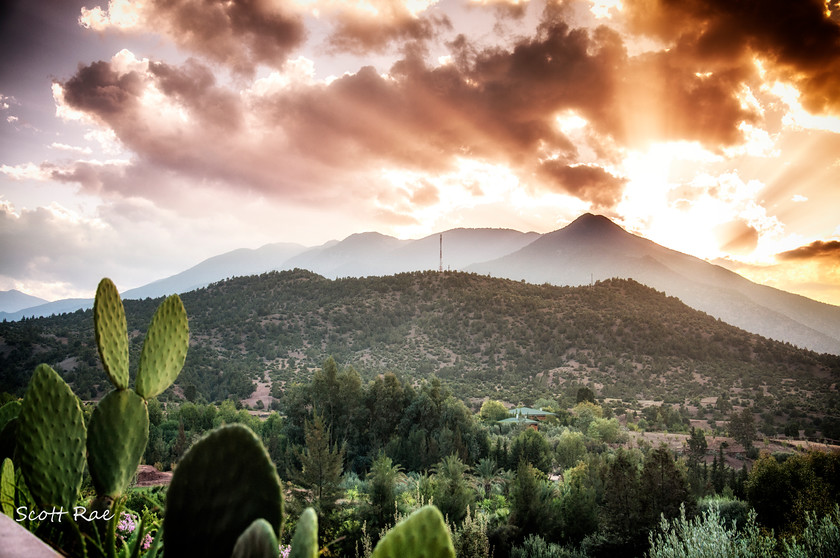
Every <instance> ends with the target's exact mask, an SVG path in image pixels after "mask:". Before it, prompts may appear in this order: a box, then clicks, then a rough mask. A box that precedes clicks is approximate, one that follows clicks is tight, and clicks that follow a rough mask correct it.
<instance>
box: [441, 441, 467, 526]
mask: <svg viewBox="0 0 840 558" xmlns="http://www.w3.org/2000/svg"><path fill="white" fill-rule="evenodd" d="M467 470H469V467H467V465H466V464H464V462H462V461H461V460H460V459H458V456H457V455H454V454H453V455H449V456H447V457H444V458H443V460H442V461H441V462H440V463H438V464H437V466H436V467H435V491H434V502H435V505H436V506H437V507H438V509H440V511H441V513H442V514H443V515H444V517H446V518H448V519H449V521H450V522H452V523H454V524H456V525H457V524H459V523H461V521H463V520H464V518H465V517H466V515H467V507H469V506H470V505H471V504H472V502H473V492H472V490H471V489H470V486H469V484H468V483H467V477H466V472H467Z"/></svg>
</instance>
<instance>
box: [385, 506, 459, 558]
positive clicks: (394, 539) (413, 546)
mask: <svg viewBox="0 0 840 558" xmlns="http://www.w3.org/2000/svg"><path fill="white" fill-rule="evenodd" d="M429 557H435V558H455V547H454V546H453V545H452V538H451V537H450V536H449V530H448V529H447V528H446V524H445V523H444V521H443V516H442V515H441V513H440V511H439V510H438V509H437V508H436V507H435V506H423V507H422V508H420V509H419V510H417V511H415V512H414V513H412V514H411V515H409V516H408V517H406V518H405V519H403V520H402V521H400V522H399V523H397V524H396V525H395V526H394V528H393V529H391V530H390V531H388V532H387V533H386V534H385V536H384V537H382V538H381V539H380V540H379V543H377V545H376V548H374V549H373V554H371V558H429Z"/></svg>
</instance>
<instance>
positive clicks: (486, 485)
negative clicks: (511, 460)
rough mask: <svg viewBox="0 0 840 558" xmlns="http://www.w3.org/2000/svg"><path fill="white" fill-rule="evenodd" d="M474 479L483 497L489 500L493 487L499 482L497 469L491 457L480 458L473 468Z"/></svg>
mask: <svg viewBox="0 0 840 558" xmlns="http://www.w3.org/2000/svg"><path fill="white" fill-rule="evenodd" d="M475 477H476V479H477V480H478V484H479V486H480V487H481V489H482V491H483V494H484V497H485V498H489V497H490V493H491V491H492V490H493V485H494V484H496V483H498V482H500V481H501V477H500V476H499V467H498V466H497V465H496V460H495V459H493V458H492V457H482V458H481V460H480V461H479V462H478V465H476V466H475Z"/></svg>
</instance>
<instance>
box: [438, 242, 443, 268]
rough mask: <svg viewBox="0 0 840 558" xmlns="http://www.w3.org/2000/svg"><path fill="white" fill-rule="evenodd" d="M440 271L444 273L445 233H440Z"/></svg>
mask: <svg viewBox="0 0 840 558" xmlns="http://www.w3.org/2000/svg"><path fill="white" fill-rule="evenodd" d="M438 271H439V272H440V273H443V233H440V266H439V267H438Z"/></svg>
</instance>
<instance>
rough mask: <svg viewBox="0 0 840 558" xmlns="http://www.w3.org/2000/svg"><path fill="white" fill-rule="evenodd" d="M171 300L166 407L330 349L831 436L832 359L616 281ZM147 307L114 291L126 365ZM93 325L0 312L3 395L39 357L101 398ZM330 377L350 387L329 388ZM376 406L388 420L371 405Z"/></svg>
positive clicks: (298, 368) (458, 284)
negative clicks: (176, 330) (4, 316)
mask: <svg viewBox="0 0 840 558" xmlns="http://www.w3.org/2000/svg"><path fill="white" fill-rule="evenodd" d="M183 301H184V305H185V306H186V308H187V310H188V311H189V315H190V329H191V341H190V343H191V346H190V351H189V355H188V356H187V358H186V363H185V365H184V368H183V371H182V372H181V374H180V376H179V377H178V381H177V385H176V387H175V388H170V389H169V390H167V391H165V392H164V393H163V394H162V396H161V400H162V401H164V402H166V401H172V400H178V399H182V398H185V399H187V400H188V401H192V402H196V403H201V402H221V401H224V400H226V399H233V400H234V401H238V400H240V399H245V398H247V397H248V396H250V394H251V393H252V392H253V389H254V382H255V381H263V379H264V376H265V375H266V374H267V375H268V377H269V379H270V381H271V390H272V392H271V393H272V395H273V396H274V401H275V405H276V404H277V403H276V402H277V400H279V399H280V398H281V397H282V396H283V395H284V392H285V391H287V389H286V388H287V387H288V386H291V385H292V384H295V383H301V382H306V381H309V380H310V379H312V377H313V374H314V372H315V371H316V370H318V369H321V366H322V364H323V363H324V362H325V360H326V359H327V358H328V357H330V356H332V357H333V358H334V359H335V361H336V362H343V363H353V366H354V367H355V370H356V371H357V373H358V376H359V379H360V380H361V381H362V382H369V381H371V380H375V379H376V378H377V377H378V376H380V375H382V374H384V373H386V372H389V371H393V372H396V373H398V374H403V375H405V377H408V378H411V379H412V380H411V381H412V383H416V382H417V381H419V380H422V379H430V378H431V377H432V375H434V376H436V377H438V378H440V379H441V380H445V381H446V382H447V385H448V386H449V387H450V389H451V390H452V392H453V393H454V394H455V396H456V397H457V398H458V399H460V400H463V401H470V408H471V409H472V410H477V407H476V405H480V404H481V401H478V400H485V399H487V398H489V399H493V400H497V401H508V402H511V403H514V404H524V405H529V406H533V404H534V403H535V402H536V401H537V400H539V399H544V400H552V401H555V402H556V403H557V404H559V405H560V406H562V407H564V408H568V407H569V406H572V405H573V404H575V403H578V402H582V401H590V402H595V401H601V404H602V405H603V404H604V403H605V402H606V407H609V408H610V409H611V410H612V411H614V412H615V414H616V415H621V414H622V413H623V412H625V411H632V412H635V413H636V416H635V418H633V419H632V422H633V423H638V424H639V427H640V429H644V430H663V429H667V430H669V431H682V432H686V431H688V429H689V423H688V420H689V419H697V420H702V421H705V422H707V423H708V424H709V425H710V426H711V428H712V429H713V430H714V429H718V430H719V432H720V433H726V432H727V431H728V420H729V418H730V416H731V415H733V414H734V413H738V412H740V411H741V410H742V409H744V408H749V409H750V412H751V413H752V415H753V417H754V424H755V428H756V431H757V435H758V436H759V437H761V436H775V435H777V434H783V433H785V432H787V433H788V434H789V437H797V438H798V437H799V436H800V435H801V434H804V435H806V436H810V437H814V436H819V435H823V436H825V437H828V438H832V437H837V438H840V419H838V417H840V394H839V393H838V390H837V387H836V385H837V382H836V379H837V375H838V374H840V357H836V356H831V355H819V354H816V353H812V352H809V351H803V350H799V349H797V348H795V347H793V346H791V345H788V344H783V343H778V342H774V341H770V340H767V339H764V338H761V337H758V336H755V335H752V334H748V333H746V332H744V331H742V330H739V329H737V328H734V327H731V326H729V325H727V324H725V323H723V322H720V321H719V320H715V319H713V318H711V317H710V316H708V315H705V314H703V313H700V312H697V311H694V310H692V309H690V308H688V307H687V306H685V305H683V304H682V303H681V302H680V301H679V300H677V299H675V298H673V297H667V296H665V295H663V294H662V293H659V292H656V291H654V290H652V289H650V288H647V287H644V286H642V285H640V284H638V283H635V282H634V281H631V280H618V279H614V280H608V281H602V282H599V283H596V284H595V285H594V286H592V287H574V288H573V287H554V286H550V285H541V286H537V285H530V284H526V283H521V282H513V281H507V280H502V279H494V278H490V277H483V276H479V275H475V274H466V273H455V272H453V273H443V274H440V273H432V272H424V273H409V274H400V275H396V276H390V277H371V278H365V279H339V280H335V281H330V280H327V279H324V278H323V277H320V276H318V275H315V274H312V273H310V272H306V271H301V270H295V271H288V272H280V273H269V274H264V275H261V276H254V277H242V278H236V279H231V280H229V281H224V282H221V283H217V284H214V285H211V286H209V287H207V288H204V289H200V290H197V291H194V292H191V293H186V294H184V295H183ZM159 302H160V300H149V299H147V300H142V301H126V302H125V304H126V308H127V309H128V314H127V316H128V318H129V319H128V322H127V325H128V331H129V333H130V335H129V336H128V338H127V341H126V344H127V351H128V354H129V356H130V357H131V362H133V363H137V362H138V361H139V360H142V355H141V354H140V353H141V348H142V347H141V340H142V339H143V337H144V335H145V334H146V324H148V322H149V321H150V319H151V317H152V313H153V311H154V309H155V307H156V305H157V304H159ZM91 323H92V320H91V317H90V313H89V312H81V311H80V312H76V313H73V314H65V315H61V316H54V317H51V318H39V319H30V320H24V321H21V322H14V323H2V324H0V368H2V370H3V371H4V373H3V374H2V376H0V392H8V393H9V394H13V395H15V396H21V395H22V394H23V390H24V388H25V386H26V385H27V383H28V380H29V376H30V375H31V371H32V370H33V369H34V368H35V367H36V366H37V365H38V364H39V363H41V362H46V363H49V364H50V365H51V366H53V368H54V369H55V370H57V371H58V372H59V373H60V374H61V375H62V377H63V378H64V379H65V380H66V381H67V382H68V383H69V384H71V385H72V386H73V388H74V391H75V392H76V393H77V394H79V395H80V396H81V397H82V398H83V399H85V400H90V399H98V398H100V397H102V396H103V395H104V394H105V391H106V389H107V386H108V384H109V383H108V382H105V381H104V380H105V377H106V376H105V375H104V374H103V369H102V367H101V365H100V364H99V362H98V359H97V358H96V352H97V349H96V347H94V345H93V343H91V340H92V339H93V338H94V337H95V335H94V331H92V329H91V328H92V326H91ZM129 373H130V374H131V375H132V377H133V375H134V374H135V373H136V371H135V370H134V369H133V368H132V369H129ZM327 375H328V374H327ZM325 381H327V382H328V383H329V382H332V381H339V380H330V379H329V378H328V377H327V378H325ZM342 381H343V380H342ZM339 387H340V388H341V389H342V390H344V389H358V388H357V387H353V386H349V385H340V384H335V383H334V384H332V388H331V389H333V390H335V389H338V388H339ZM382 387H383V388H385V389H386V390H387V386H382ZM144 389H145V388H144ZM147 395H148V394H147ZM473 400H476V401H478V402H476V403H473V402H472V401H473ZM649 401H653V402H655V405H650V404H649V403H647V402H649ZM341 404H342V402H341V400H340V398H339V399H336V400H330V402H328V405H329V407H328V408H326V407H325V408H324V409H323V411H319V412H323V413H324V419H325V422H326V423H327V424H328V425H330V427H331V428H333V429H334V431H333V435H334V436H335V437H337V438H339V439H341V438H343V436H342V433H341V432H339V430H340V429H341V425H340V424H338V423H336V422H335V421H334V420H333V419H332V417H331V413H333V412H334V408H335V406H336V405H338V406H340V405H341ZM383 406H384V405H383ZM359 411H361V409H359ZM376 416H377V417H381V418H379V419H378V420H380V421H381V422H382V429H387V428H388V422H389V421H388V418H387V416H386V415H385V413H383V412H379V413H377V414H376ZM605 418H610V417H605ZM348 458H352V456H350V455H348ZM426 465H428V464H426Z"/></svg>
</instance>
